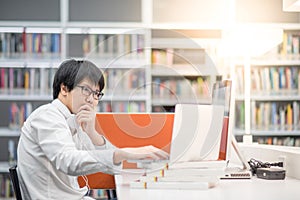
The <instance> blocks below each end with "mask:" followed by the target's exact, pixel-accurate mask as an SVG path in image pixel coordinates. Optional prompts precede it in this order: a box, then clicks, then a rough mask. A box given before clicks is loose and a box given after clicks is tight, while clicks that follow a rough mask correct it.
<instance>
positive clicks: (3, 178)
mask: <svg viewBox="0 0 300 200" xmlns="http://www.w3.org/2000/svg"><path fill="white" fill-rule="evenodd" d="M12 197H14V191H13V187H12V184H11V182H10V177H9V175H8V174H0V198H12Z"/></svg>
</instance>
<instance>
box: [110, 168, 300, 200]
mask: <svg viewBox="0 0 300 200" xmlns="http://www.w3.org/2000/svg"><path fill="white" fill-rule="evenodd" d="M141 174H142V171H137V170H133V171H128V170H127V171H126V172H122V173H120V174H117V175H115V181H116V187H117V196H118V200H140V199H149V200H158V199H163V200H165V199H187V200H193V199H195V200H196V199H197V200H199V199H201V200H205V199H210V200H211V199H213V200H229V199H230V200H235V199H238V200H250V199H251V200H259V199H263V200H267V199H270V200H282V199H286V200H299V199H300V180H298V179H293V178H289V177H286V179H285V180H264V179H258V178H256V177H252V178H251V179H243V180H220V181H219V183H218V184H217V185H216V186H215V187H214V188H210V189H204V190H174V189H131V188H130V186H129V183H130V182H131V181H133V180H136V179H138V178H139V176H140V175H141Z"/></svg>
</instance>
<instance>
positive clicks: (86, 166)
mask: <svg viewBox="0 0 300 200" xmlns="http://www.w3.org/2000/svg"><path fill="white" fill-rule="evenodd" d="M31 127H32V129H33V131H34V132H35V133H36V140H37V142H38V143H39V146H40V148H41V149H42V152H43V153H44V154H45V156H46V157H47V158H48V159H49V160H50V162H51V163H52V164H53V165H54V166H55V168H56V169H57V170H60V171H62V172H64V173H66V174H68V175H73V176H79V175H84V174H90V173H96V172H99V171H101V172H104V173H113V172H114V171H116V170H120V166H118V165H114V164H113V155H114V151H115V148H105V149H97V148H95V149H91V150H81V149H78V148H76V145H75V143H74V141H73V138H72V134H71V131H70V129H69V127H68V124H67V123H66V120H65V118H64V116H62V115H60V114H58V113H56V112H55V111H54V110H51V109H49V110H47V111H46V112H43V113H39V114H38V115H37V116H36V117H35V119H34V120H32V121H31Z"/></svg>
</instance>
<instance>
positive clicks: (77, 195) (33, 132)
mask: <svg viewBox="0 0 300 200" xmlns="http://www.w3.org/2000/svg"><path fill="white" fill-rule="evenodd" d="M105 141H106V143H105V145H103V146H94V145H93V143H92V141H91V140H90V139H89V137H88V136H87V134H86V133H84V132H83V131H82V129H81V128H80V127H78V125H77V124H76V122H75V116H74V115H73V114H71V113H70V111H69V110H68V108H67V107H66V106H65V105H64V104H63V103H62V102H61V101H60V100H58V99H55V100H53V101H52V103H49V104H46V105H43V106H41V107H39V108H37V109H36V110H35V111H34V112H33V113H32V114H31V115H30V116H29V117H28V119H27V120H26V122H25V123H24V125H23V127H22V130H21V136H20V140H19V144H18V168H17V169H18V176H19V181H20V186H21V192H22V196H23V198H24V199H26V200H29V199H68V200H73V199H82V198H83V196H84V195H85V194H86V193H87V191H88V188H87V186H85V187H83V188H80V187H79V185H78V181H77V177H78V176H80V175H86V174H91V173H96V172H99V171H101V172H105V173H113V171H116V170H120V169H121V167H122V166H120V165H119V166H116V165H114V164H113V153H114V151H115V147H114V146H113V145H111V144H110V143H109V142H108V141H107V140H106V139H105Z"/></svg>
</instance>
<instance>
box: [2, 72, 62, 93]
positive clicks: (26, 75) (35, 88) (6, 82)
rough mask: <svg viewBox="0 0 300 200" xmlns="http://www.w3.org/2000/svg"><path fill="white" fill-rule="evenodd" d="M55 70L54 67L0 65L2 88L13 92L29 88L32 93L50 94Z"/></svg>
mask: <svg viewBox="0 0 300 200" xmlns="http://www.w3.org/2000/svg"><path fill="white" fill-rule="evenodd" d="M55 70H56V69H54V68H52V67H50V68H27V67H24V68H14V67H11V68H4V67H3V68H1V67H0V89H4V90H7V89H9V91H10V92H11V93H12V94H14V93H13V92H14V90H15V89H18V90H20V89H24V90H29V91H30V94H50V91H51V89H52V81H53V78H54V71H55ZM24 94H25V92H24Z"/></svg>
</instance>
